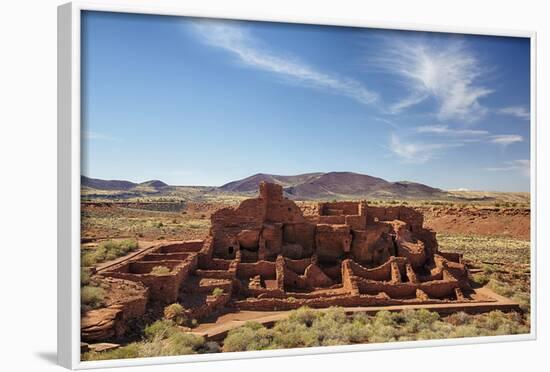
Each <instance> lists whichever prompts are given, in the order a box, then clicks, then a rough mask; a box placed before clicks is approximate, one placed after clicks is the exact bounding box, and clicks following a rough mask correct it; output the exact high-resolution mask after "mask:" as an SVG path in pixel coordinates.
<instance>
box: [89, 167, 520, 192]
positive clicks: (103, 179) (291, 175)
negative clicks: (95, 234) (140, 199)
mask: <svg viewBox="0 0 550 372" xmlns="http://www.w3.org/2000/svg"><path fill="white" fill-rule="evenodd" d="M328 173H354V174H359V175H362V176H369V177H373V178H380V179H382V180H384V181H387V182H392V183H395V182H414V183H418V184H422V185H425V186H428V187H434V186H430V185H428V184H426V183H423V182H418V181H409V180H399V181H388V180H387V179H385V178H382V177H377V176H371V175H369V174H365V173H358V172H352V171H330V172H305V173H298V174H289V175H284V174H273V173H265V172H258V173H254V174H251V175H250V176H246V177H243V178H239V179H236V180H232V181H228V182H225V183H223V184H221V185H203V184H201V185H190V184H177V185H176V184H169V183H166V182H164V181H163V180H162V179H160V178H150V179H146V180H144V181H134V180H131V179H129V178H124V179H114V178H113V179H107V178H100V177H92V176H89V175H85V174H81V175H80V176H81V177H86V178H90V179H96V180H101V181H125V182H131V183H135V184H142V183H145V182H152V181H160V182H162V183H165V184H166V185H168V186H172V187H216V188H219V187H222V186H224V185H227V184H229V183H231V182H236V181H240V180H243V179H246V178H250V177H253V176H258V175H269V176H275V177H277V176H280V177H294V176H301V175H308V174H328ZM434 188H438V189H440V190H443V191H447V192H453V191H455V192H456V191H463V192H502V193H527V194H531V191H530V190H529V191H502V190H481V189H468V188H464V187H457V188H452V189H446V188H442V187H434Z"/></svg>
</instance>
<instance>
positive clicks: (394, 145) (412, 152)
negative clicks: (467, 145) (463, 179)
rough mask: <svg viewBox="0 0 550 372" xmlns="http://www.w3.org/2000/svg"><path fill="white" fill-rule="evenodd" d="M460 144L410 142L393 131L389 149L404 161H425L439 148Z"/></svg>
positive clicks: (458, 144) (458, 145) (461, 144)
mask: <svg viewBox="0 0 550 372" xmlns="http://www.w3.org/2000/svg"><path fill="white" fill-rule="evenodd" d="M461 146H464V144H463V143H424V142H411V141H408V140H405V139H403V138H400V137H399V136H397V135H396V134H395V133H393V134H392V135H391V136H390V144H389V149H390V150H391V151H392V152H393V153H394V154H395V155H397V156H398V157H399V158H400V159H401V160H402V161H404V162H406V163H425V162H427V161H428V160H430V159H432V158H433V157H434V156H435V155H436V153H437V152H438V151H440V150H444V149H448V148H452V147H461Z"/></svg>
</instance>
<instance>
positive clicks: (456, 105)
mask: <svg viewBox="0 0 550 372" xmlns="http://www.w3.org/2000/svg"><path fill="white" fill-rule="evenodd" d="M82 32H83V36H82V40H83V45H82V126H83V128H82V130H83V139H84V141H83V150H82V151H83V154H82V155H83V162H82V172H83V174H84V175H87V176H90V177H96V178H103V179H127V180H131V181H136V182H141V181H145V180H149V179H160V180H163V181H165V182H167V183H169V184H172V185H222V184H224V183H226V182H230V181H233V180H236V179H240V178H243V177H247V176H250V175H252V174H255V173H273V174H283V175H292V174H299V173H307V172H324V171H352V172H358V173H365V174H369V175H373V176H377V177H382V178H384V179H387V180H389V181H398V180H409V181H416V182H422V183H425V184H428V185H430V186H435V187H441V188H444V189H459V188H466V189H471V190H499V191H529V156H530V155H529V154H530V150H529V142H530V133H529V129H530V119H529V107H530V94H529V93H530V78H529V68H530V67H529V66H530V47H529V40H528V39H523V38H504V37H489V36H472V35H453V34H440V33H421V32H407V31H390V30H376V29H359V28H345V27H327V26H311V25H307V26H306V25H292V24H280V23H267V22H244V21H223V20H205V19H193V18H184V17H167V16H152V15H129V14H117V13H101V12H85V13H84V15H83V19H82Z"/></svg>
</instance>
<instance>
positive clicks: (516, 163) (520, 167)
mask: <svg viewBox="0 0 550 372" xmlns="http://www.w3.org/2000/svg"><path fill="white" fill-rule="evenodd" d="M485 170H486V171H489V172H519V173H520V174H522V175H524V176H526V177H529V176H530V174H531V162H530V161H529V160H526V159H519V160H512V161H507V162H505V163H504V164H503V165H501V166H498V167H489V168H485Z"/></svg>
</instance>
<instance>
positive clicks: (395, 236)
mask: <svg viewBox="0 0 550 372" xmlns="http://www.w3.org/2000/svg"><path fill="white" fill-rule="evenodd" d="M155 266H164V267H167V268H168V269H169V273H167V274H164V275H155V274H152V273H151V270H152V268H153V267H155ZM98 274H99V275H101V276H103V277H105V278H109V280H111V281H119V282H122V283H124V282H126V281H129V282H130V283H133V285H136V284H137V285H139V286H140V287H141V292H139V293H141V296H133V297H132V298H129V299H128V300H122V301H119V302H118V303H116V304H114V305H112V306H109V307H108V308H106V309H99V310H92V311H89V312H88V313H86V314H85V315H84V317H83V320H82V339H83V340H84V341H97V340H104V339H109V338H111V339H112V338H116V337H117V336H121V335H122V334H123V333H124V331H125V327H124V325H125V322H126V321H127V320H129V319H131V318H135V317H139V316H141V315H143V314H144V312H145V311H146V308H147V306H148V304H151V303H156V304H159V303H160V304H170V303H174V302H179V303H181V304H182V305H183V306H184V308H185V309H186V312H187V315H188V317H189V318H190V319H199V320H200V319H203V318H205V317H208V316H212V315H215V314H216V313H219V312H221V311H222V310H224V311H227V310H228V309H229V310H231V311H239V310H257V311H267V310H269V311H278V310H290V309H296V308H299V307H301V306H309V307H312V308H324V307H329V306H344V307H359V306H361V307H372V306H389V305H427V304H433V305H435V306H438V304H439V305H441V304H460V305H461V306H462V305H464V306H466V305H472V304H477V305H479V306H478V308H475V307H471V309H474V310H476V309H477V311H486V310H490V309H492V308H494V307H493V305H492V302H494V303H495V305H494V306H496V302H497V301H496V300H494V299H491V298H490V297H487V296H485V295H483V294H481V293H478V292H477V291H474V290H473V289H472V288H471V286H470V282H469V279H468V270H467V268H466V267H465V265H464V264H463V263H462V257H461V255H459V254H452V253H443V252H440V251H439V250H438V246H437V240H436V234H435V232H433V231H431V230H429V229H426V228H424V227H423V216H422V214H421V213H419V212H417V211H416V210H414V209H413V208H408V207H404V206H396V207H374V206H369V205H368V204H367V202H364V201H362V202H347V201H340V202H322V203H319V204H318V205H317V207H316V208H313V209H308V210H304V211H302V210H301V209H300V208H299V207H298V206H297V204H296V203H294V202H293V201H291V200H288V199H286V198H284V197H283V190H282V187H281V186H279V185H276V184H269V183H262V184H261V185H260V195H259V197H257V198H252V199H247V200H245V201H243V202H242V203H241V204H240V205H239V206H238V207H237V208H224V209H221V210H219V211H217V212H215V213H214V214H213V215H212V217H211V229H210V236H209V237H208V238H207V239H206V240H204V241H202V240H200V241H184V242H179V243H170V244H162V245H157V246H155V247H152V248H149V249H146V250H144V251H141V252H139V253H138V254H135V255H133V256H132V257H130V258H128V259H125V260H123V261H122V262H119V263H117V264H114V265H110V266H107V267H105V268H103V269H101V270H99V271H98ZM215 288H220V289H222V290H223V294H222V295H217V296H214V295H212V292H213V290H214V289H215ZM501 305H502V304H501ZM507 305H509V306H512V305H513V304H512V303H508V304H507ZM501 308H502V307H501ZM456 309H457V310H463V308H461V307H457V308H456ZM464 309H466V307H465V308H464ZM471 309H470V310H471ZM502 309H504V308H502ZM457 310H455V311H457Z"/></svg>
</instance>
